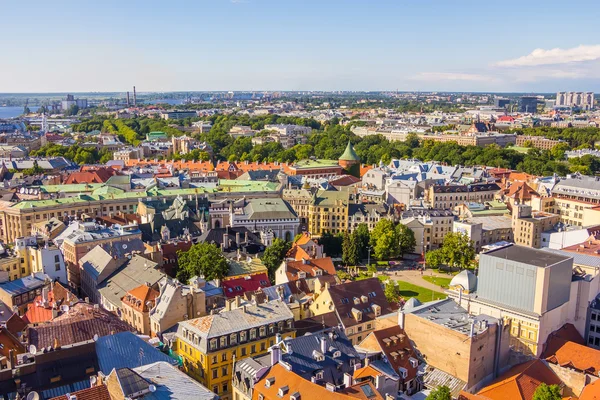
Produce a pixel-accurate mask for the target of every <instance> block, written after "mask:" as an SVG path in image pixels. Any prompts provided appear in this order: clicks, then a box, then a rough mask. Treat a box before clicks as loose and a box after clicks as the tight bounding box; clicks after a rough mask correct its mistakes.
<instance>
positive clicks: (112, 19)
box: [0, 0, 600, 93]
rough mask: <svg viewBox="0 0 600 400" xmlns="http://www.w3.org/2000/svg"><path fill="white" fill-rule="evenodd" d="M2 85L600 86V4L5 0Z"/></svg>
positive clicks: (34, 88)
mask: <svg viewBox="0 0 600 400" xmlns="http://www.w3.org/2000/svg"><path fill="white" fill-rule="evenodd" d="M0 16H1V20H2V29H1V30H0V50H1V54H2V58H1V61H0V93H21V92H89V91H99V92H103V91H115V92H124V91H126V90H131V87H132V86H133V85H135V86H136V88H137V90H138V91H139V92H152V91H212V90H237V91H242V90H244V91H263V90H294V91H295V90H301V91H304V90H359V91H362V90H365V91H367V90H373V91H379V90H401V91H417V90H418V91H481V92H556V91H563V90H584V91H596V92H600V25H599V24H598V17H599V16H600V1H598V0H579V1H576V2H565V1H560V2H559V1H555V0H543V1H542V0H529V1H522V0H520V1H513V0H504V1H501V2H498V1H487V0H477V1H472V0H279V1H275V0H195V1H178V0H174V1H168V2H167V1H164V0H163V1H154V0H145V1H136V0H121V1H113V0H103V1H86V0H83V1H82V0H79V1H71V0H60V1H53V2H50V1H37V0H31V1H22V0H14V1H8V0H0Z"/></svg>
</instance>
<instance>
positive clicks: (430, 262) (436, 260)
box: [425, 249, 444, 268]
mask: <svg viewBox="0 0 600 400" xmlns="http://www.w3.org/2000/svg"><path fill="white" fill-rule="evenodd" d="M442 264H444V255H443V253H442V250H440V249H437V250H430V251H428V252H427V253H425V266H426V267H429V268H439V267H440V266H441V265H442Z"/></svg>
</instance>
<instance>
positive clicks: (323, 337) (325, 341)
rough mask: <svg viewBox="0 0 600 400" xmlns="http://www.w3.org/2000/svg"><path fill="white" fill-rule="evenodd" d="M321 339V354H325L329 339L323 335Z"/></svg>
mask: <svg viewBox="0 0 600 400" xmlns="http://www.w3.org/2000/svg"><path fill="white" fill-rule="evenodd" d="M319 340H320V344H321V354H323V355H325V353H327V340H326V339H325V336H321V337H320V338H319Z"/></svg>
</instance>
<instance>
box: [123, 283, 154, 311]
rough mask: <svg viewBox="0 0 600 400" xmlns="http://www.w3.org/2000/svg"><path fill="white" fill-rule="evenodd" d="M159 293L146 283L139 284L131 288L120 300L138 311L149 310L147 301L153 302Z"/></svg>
mask: <svg viewBox="0 0 600 400" xmlns="http://www.w3.org/2000/svg"><path fill="white" fill-rule="evenodd" d="M159 294H160V293H159V292H158V291H157V290H154V289H152V288H151V287H150V286H148V285H140V286H138V287H136V288H134V289H131V290H130V291H129V292H127V294H126V295H125V296H123V298H122V299H121V301H123V302H124V303H126V304H128V305H129V306H130V307H132V308H134V309H136V310H138V311H143V312H146V311H149V307H148V305H147V303H148V302H153V301H154V300H155V299H156V298H157V297H158V295H159Z"/></svg>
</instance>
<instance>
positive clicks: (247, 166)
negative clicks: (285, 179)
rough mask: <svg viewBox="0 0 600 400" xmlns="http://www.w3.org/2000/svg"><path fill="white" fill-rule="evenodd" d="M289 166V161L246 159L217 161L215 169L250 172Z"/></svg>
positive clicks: (283, 168)
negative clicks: (269, 161)
mask: <svg viewBox="0 0 600 400" xmlns="http://www.w3.org/2000/svg"><path fill="white" fill-rule="evenodd" d="M288 167H289V165H288V164H287V163H280V162H272V163H268V162H262V163H261V162H258V161H256V162H246V161H240V162H237V163H235V162H229V161H219V162H218V163H217V165H216V166H215V171H243V172H248V171H277V170H281V169H282V170H284V171H286V169H287V168H288Z"/></svg>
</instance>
